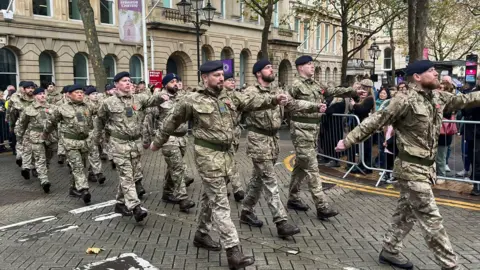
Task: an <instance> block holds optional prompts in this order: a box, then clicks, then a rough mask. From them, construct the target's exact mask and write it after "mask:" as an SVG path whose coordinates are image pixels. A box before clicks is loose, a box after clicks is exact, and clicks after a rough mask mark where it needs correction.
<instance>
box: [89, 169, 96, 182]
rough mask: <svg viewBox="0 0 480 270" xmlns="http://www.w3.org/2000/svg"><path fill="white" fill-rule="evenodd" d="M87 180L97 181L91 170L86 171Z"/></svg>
mask: <svg viewBox="0 0 480 270" xmlns="http://www.w3.org/2000/svg"><path fill="white" fill-rule="evenodd" d="M88 182H93V183H95V182H98V179H97V176H96V175H95V174H94V173H93V172H92V171H89V172H88Z"/></svg>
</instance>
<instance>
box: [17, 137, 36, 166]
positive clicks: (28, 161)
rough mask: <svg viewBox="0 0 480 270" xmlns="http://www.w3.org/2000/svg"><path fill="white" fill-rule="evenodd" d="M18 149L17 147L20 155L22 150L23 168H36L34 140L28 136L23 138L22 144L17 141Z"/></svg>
mask: <svg viewBox="0 0 480 270" xmlns="http://www.w3.org/2000/svg"><path fill="white" fill-rule="evenodd" d="M16 149H17V156H18V153H19V152H20V158H21V159H22V169H23V170H32V169H35V161H34V157H33V149H32V142H31V141H30V140H29V139H28V138H23V141H22V143H21V144H20V145H19V144H18V143H17V147H16ZM17 159H18V158H17Z"/></svg>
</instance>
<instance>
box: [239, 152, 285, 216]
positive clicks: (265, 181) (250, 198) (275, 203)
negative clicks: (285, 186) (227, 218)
mask: <svg viewBox="0 0 480 270" xmlns="http://www.w3.org/2000/svg"><path fill="white" fill-rule="evenodd" d="M252 161H253V169H254V171H253V174H252V178H251V179H250V183H249V184H248V186H247V195H246V197H245V199H244V200H243V210H247V211H249V212H252V213H254V211H255V210H254V207H255V205H256V204H257V203H258V200H259V199H260V195H261V193H262V191H263V193H264V194H265V200H266V201H267V204H268V208H270V212H272V216H273V222H274V223H277V222H280V221H283V220H287V213H286V211H285V207H284V206H283V204H282V200H281V199H280V193H279V191H278V183H277V177H276V175H275V170H274V166H275V163H276V160H260V159H252Z"/></svg>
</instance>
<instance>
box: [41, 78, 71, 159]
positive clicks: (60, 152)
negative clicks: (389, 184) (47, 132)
mask: <svg viewBox="0 0 480 270" xmlns="http://www.w3.org/2000/svg"><path fill="white" fill-rule="evenodd" d="M71 86H72V85H65V86H64V87H63V88H62V91H61V92H60V96H56V95H54V97H55V98H52V100H56V103H54V105H56V106H60V105H62V104H64V103H66V102H67V99H68V98H67V90H68V88H70V87H71ZM47 100H48V95H47ZM49 103H50V102H49ZM51 104H53V103H51ZM59 125H61V124H60V123H59ZM60 130H61V129H60V128H58V149H57V158H58V160H57V162H58V164H60V165H63V164H64V163H65V160H66V159H67V151H66V150H65V146H64V145H63V140H61V139H60V137H61V136H62V134H61V132H60Z"/></svg>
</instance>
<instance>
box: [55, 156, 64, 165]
mask: <svg viewBox="0 0 480 270" xmlns="http://www.w3.org/2000/svg"><path fill="white" fill-rule="evenodd" d="M57 162H58V164H60V165H63V164H64V163H65V155H58V161H57Z"/></svg>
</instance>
